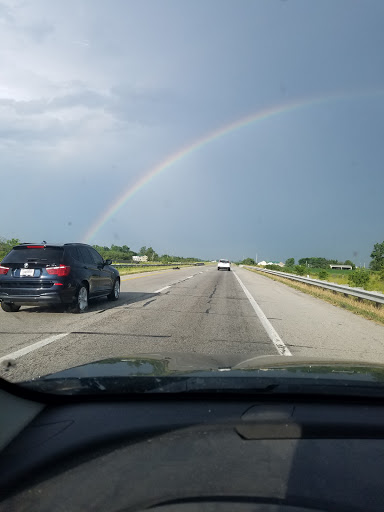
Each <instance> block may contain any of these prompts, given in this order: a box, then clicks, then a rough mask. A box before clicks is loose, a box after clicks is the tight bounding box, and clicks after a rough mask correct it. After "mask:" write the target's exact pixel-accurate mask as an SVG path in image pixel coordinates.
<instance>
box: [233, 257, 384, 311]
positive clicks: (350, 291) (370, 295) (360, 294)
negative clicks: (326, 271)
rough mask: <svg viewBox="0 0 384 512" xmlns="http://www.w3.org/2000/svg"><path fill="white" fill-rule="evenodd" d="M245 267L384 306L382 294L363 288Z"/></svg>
mask: <svg viewBox="0 0 384 512" xmlns="http://www.w3.org/2000/svg"><path fill="white" fill-rule="evenodd" d="M243 266H244V267H245V268H251V269H253V270H258V271H259V272H263V273H266V274H274V275H277V276H280V277H285V278H287V279H292V281H299V282H300V283H305V284H310V285H312V286H317V287H319V288H325V289H327V290H332V291H333V292H338V293H343V294H344V295H352V296H353V297H357V298H358V299H365V300H370V301H372V302H375V303H376V305H377V306H378V305H381V304H384V294H383V293H381V292H370V291H367V290H364V289H362V288H352V287H351V286H348V285H342V284H337V283H329V282H327V281H321V280H320V279H312V278H310V277H302V276H297V275H294V274H287V273H286V272H279V271H277V270H268V269H266V268H259V267H251V266H250V265H243Z"/></svg>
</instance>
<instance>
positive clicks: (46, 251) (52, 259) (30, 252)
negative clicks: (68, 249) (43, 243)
mask: <svg viewBox="0 0 384 512" xmlns="http://www.w3.org/2000/svg"><path fill="white" fill-rule="evenodd" d="M63 252H64V250H63V248H61V247H44V248H42V249H28V248H27V247H14V248H13V249H12V251H11V252H10V253H8V254H7V255H6V256H5V257H4V259H3V261H2V263H8V264H11V263H13V264H19V263H20V264H24V263H27V262H29V261H31V262H32V261H36V262H39V263H44V264H48V265H53V264H56V265H59V264H60V263H61V262H62V259H63Z"/></svg>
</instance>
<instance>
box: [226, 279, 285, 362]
mask: <svg viewBox="0 0 384 512" xmlns="http://www.w3.org/2000/svg"><path fill="white" fill-rule="evenodd" d="M233 274H234V276H235V277H236V279H237V280H238V282H239V284H240V286H241V287H242V289H243V292H244V293H245V295H246V296H247V298H248V300H249V302H250V303H251V306H252V307H253V309H254V311H255V313H256V315H257V316H258V317H259V320H260V322H261V323H262V325H263V327H264V329H265V330H266V331H267V334H268V336H269V338H270V340H271V341H272V343H273V344H274V345H275V347H276V350H277V351H278V353H279V354H280V355H282V356H291V355H292V353H291V351H290V350H289V348H288V347H287V346H286V345H285V344H284V342H283V340H282V339H281V338H280V336H279V335H278V334H277V332H276V331H275V329H274V328H273V326H272V324H271V322H270V321H269V320H268V318H267V317H266V316H265V314H264V313H263V311H262V309H261V307H260V306H259V305H258V303H257V302H256V301H255V299H254V298H253V297H252V295H251V294H250V292H249V291H248V289H247V288H246V287H245V285H244V284H243V282H242V280H241V279H240V277H239V276H238V275H237V274H236V272H234V273H233Z"/></svg>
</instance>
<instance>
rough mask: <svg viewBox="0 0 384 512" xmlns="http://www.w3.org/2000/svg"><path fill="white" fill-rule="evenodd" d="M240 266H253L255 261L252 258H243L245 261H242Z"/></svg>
mask: <svg viewBox="0 0 384 512" xmlns="http://www.w3.org/2000/svg"><path fill="white" fill-rule="evenodd" d="M241 264H242V265H255V260H254V259H252V258H245V260H243V261H242V262H241Z"/></svg>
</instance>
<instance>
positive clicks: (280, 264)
mask: <svg viewBox="0 0 384 512" xmlns="http://www.w3.org/2000/svg"><path fill="white" fill-rule="evenodd" d="M258 265H261V266H262V267H265V266H266V265H279V267H284V263H283V262H282V261H259V263H258Z"/></svg>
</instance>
